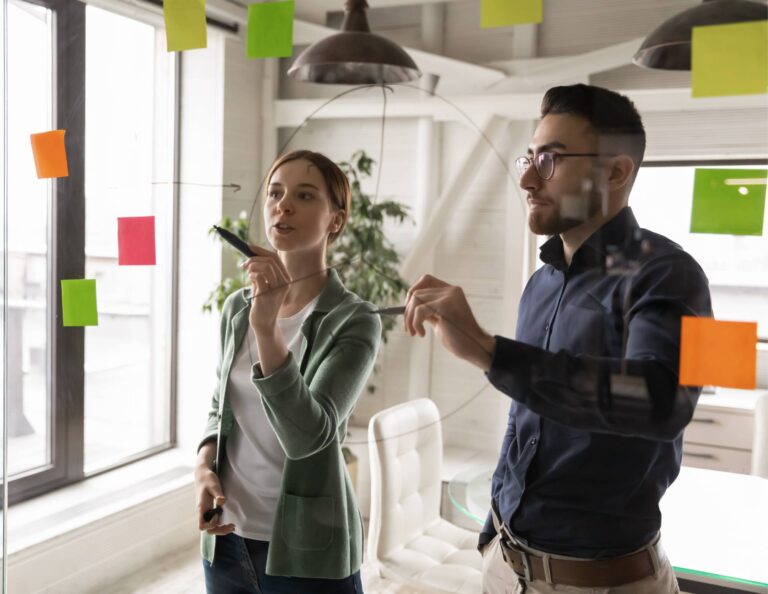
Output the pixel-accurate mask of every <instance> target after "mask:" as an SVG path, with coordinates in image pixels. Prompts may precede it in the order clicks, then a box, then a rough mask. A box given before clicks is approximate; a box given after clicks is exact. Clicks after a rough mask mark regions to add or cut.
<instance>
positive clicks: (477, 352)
mask: <svg viewBox="0 0 768 594" xmlns="http://www.w3.org/2000/svg"><path fill="white" fill-rule="evenodd" d="M424 322H428V323H429V324H432V326H434V328H435V332H436V333H437V335H438V336H439V337H440V340H441V342H442V343H443V346H444V347H445V348H447V349H448V350H449V351H450V352H452V353H453V354H454V355H456V356H457V357H459V358H461V359H464V360H466V361H469V362H470V363H472V364H473V365H476V366H477V367H479V368H480V369H482V370H483V371H488V370H489V369H490V368H491V362H492V360H493V351H494V350H495V348H496V339H495V338H493V336H491V335H490V334H488V333H487V332H485V331H484V330H483V329H482V328H481V327H480V325H479V324H478V323H477V320H476V319H475V316H474V314H473V313H472V309H471V308H470V307H469V303H467V298H466V297H465V296H464V291H463V290H462V288H461V287H457V286H453V285H449V284H448V283H446V282H444V281H441V280H440V279H438V278H435V277H434V276H431V275H429V274H426V275H424V276H422V277H421V278H420V279H419V280H418V282H417V283H416V284H415V285H413V286H412V287H411V288H410V289H409V290H408V295H407V297H406V302H405V321H404V323H405V331H406V332H408V333H409V334H410V335H411V336H414V335H415V334H417V333H418V334H419V336H424V335H425V334H426V331H425V330H424Z"/></svg>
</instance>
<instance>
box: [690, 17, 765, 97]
mask: <svg viewBox="0 0 768 594" xmlns="http://www.w3.org/2000/svg"><path fill="white" fill-rule="evenodd" d="M691 91H692V94H693V96H694V97H720V96H724V95H753V94H760V93H768V21H753V22H750V23H732V24H728V25H708V26H706V27H694V29H693V38H692V42H691Z"/></svg>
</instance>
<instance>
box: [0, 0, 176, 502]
mask: <svg viewBox="0 0 768 594" xmlns="http://www.w3.org/2000/svg"><path fill="white" fill-rule="evenodd" d="M20 1H21V2H26V3H29V4H33V5H37V6H41V7H44V8H46V9H49V10H51V11H52V13H53V17H52V21H53V25H52V35H53V40H52V41H53V43H52V52H53V56H52V63H53V81H52V85H51V88H52V89H53V95H54V96H53V114H52V115H53V118H52V121H53V122H54V127H55V128H56V129H66V130H67V146H68V147H79V150H78V149H77V148H76V149H75V150H69V151H68V152H67V162H68V168H69V176H68V177H65V178H58V179H55V180H51V183H52V184H53V185H52V192H51V194H50V198H49V206H48V208H49V213H50V222H49V229H48V245H49V255H48V291H47V301H48V303H47V306H48V308H47V312H48V320H47V324H46V327H47V329H46V336H47V341H48V349H47V358H46V364H47V366H48V370H49V372H48V381H47V389H48V395H47V397H48V398H49V401H48V405H49V412H48V419H49V427H50V434H49V436H48V438H49V439H48V443H47V444H46V445H47V446H48V447H50V461H49V463H48V464H46V465H45V466H41V467H37V468H33V469H30V470H27V471H24V472H22V473H19V474H16V475H14V476H13V477H9V482H8V499H9V503H10V504H11V505H12V504H14V503H18V502H20V501H24V500H26V499H29V498H31V497H35V496H38V495H42V494H44V493H47V492H50V491H53V490H55V489H58V488H60V487H63V486H65V485H69V484H72V483H75V482H78V481H81V480H83V479H85V478H89V477H92V476H97V475H99V474H103V473H105V472H109V471H111V470H114V469H116V468H120V467H123V466H126V465H128V464H132V463H134V462H136V461H138V460H142V459H144V458H147V457H150V456H153V455H155V454H158V453H160V452H162V451H166V450H168V449H171V448H173V447H175V445H176V443H177V427H176V425H177V413H178V411H177V408H178V407H177V394H176V386H177V380H176V368H177V354H176V350H177V326H178V323H177V322H178V268H179V266H178V245H179V230H178V229H179V189H178V184H174V187H173V198H172V214H171V221H172V225H173V228H172V230H171V248H172V254H171V271H169V272H170V274H171V295H170V298H171V307H170V314H171V322H170V327H171V336H170V344H169V351H170V356H169V361H168V364H169V365H170V382H169V384H168V389H169V395H168V396H169V407H170V410H169V423H170V427H169V428H168V429H169V432H168V435H169V439H168V440H167V441H166V442H165V443H163V444H160V445H157V446H153V447H151V448H149V449H147V450H143V451H141V452H137V453H136V454H134V455H132V456H130V457H128V458H125V459H122V460H120V461H119V462H117V463H115V464H113V465H110V466H108V467H104V468H100V469H99V470H98V471H96V472H92V473H89V474H86V473H85V471H84V462H85V368H84V361H85V328H83V327H64V326H62V325H61V323H60V320H61V319H62V309H61V283H60V279H67V278H84V275H85V266H86V253H85V200H86V196H85V151H84V150H82V147H84V145H85V117H86V112H85V107H86V106H85V101H84V99H83V98H84V97H85V76H86V73H85V60H86V35H85V27H86V9H87V6H86V3H85V2H82V1H73V0H20ZM180 72H181V55H180V54H177V59H176V60H175V64H174V80H173V81H172V83H171V85H172V87H173V93H174V97H173V114H172V117H173V122H172V126H173V139H174V146H173V155H172V160H173V172H172V174H173V179H177V178H178V172H179V147H180V143H179V140H180V130H179V125H180V118H179V112H180V105H179V102H180V97H181V94H180ZM64 230H66V232H63V231H64ZM51 250H52V252H51ZM1 500H2V495H1V494H0V501H1Z"/></svg>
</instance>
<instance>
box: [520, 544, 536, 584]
mask: <svg viewBox="0 0 768 594" xmlns="http://www.w3.org/2000/svg"><path fill="white" fill-rule="evenodd" d="M518 552H519V553H520V556H521V557H522V558H523V569H524V570H525V571H524V575H523V577H524V578H525V581H526V582H532V581H533V575H532V574H531V562H530V561H529V560H528V553H526V552H525V551H523V550H519V551H518Z"/></svg>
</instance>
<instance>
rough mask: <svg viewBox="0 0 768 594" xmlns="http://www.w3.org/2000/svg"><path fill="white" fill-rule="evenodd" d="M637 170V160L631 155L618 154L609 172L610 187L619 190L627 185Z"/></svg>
mask: <svg viewBox="0 0 768 594" xmlns="http://www.w3.org/2000/svg"><path fill="white" fill-rule="evenodd" d="M634 171H635V162H634V161H633V160H632V157H630V156H629V155H617V156H616V157H614V158H613V163H612V164H611V170H610V173H609V174H608V188H610V189H611V190H619V189H621V188H623V187H624V186H626V185H627V184H628V183H629V182H630V181H631V180H632V179H633V174H634Z"/></svg>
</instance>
